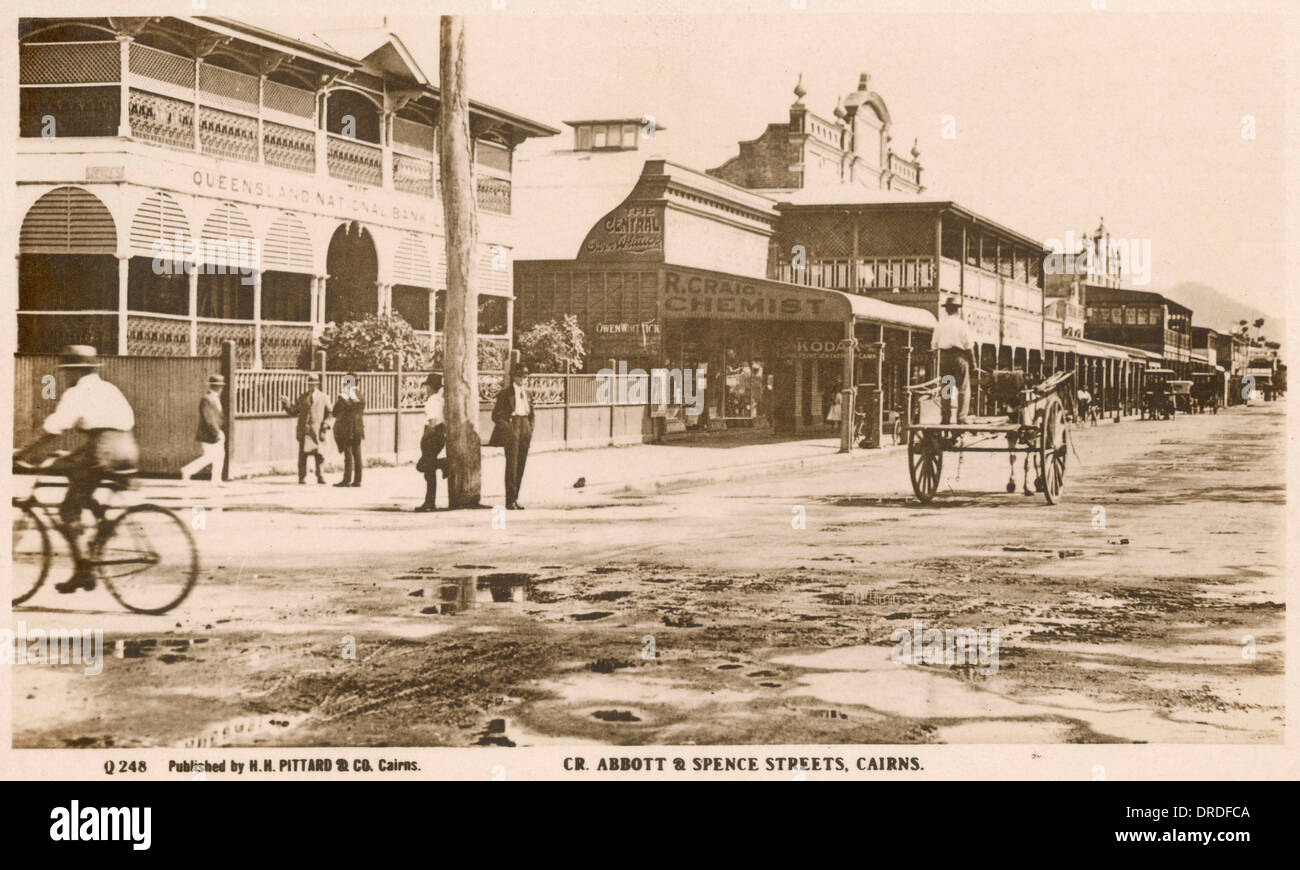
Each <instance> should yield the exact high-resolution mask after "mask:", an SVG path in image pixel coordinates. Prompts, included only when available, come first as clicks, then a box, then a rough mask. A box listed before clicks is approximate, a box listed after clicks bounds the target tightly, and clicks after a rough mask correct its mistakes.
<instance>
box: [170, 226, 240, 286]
mask: <svg viewBox="0 0 1300 870" xmlns="http://www.w3.org/2000/svg"><path fill="white" fill-rule="evenodd" d="M152 251H153V263H152V264H151V265H152V267H153V273H154V274H155V275H193V274H196V273H197V274H199V275H238V276H239V283H241V284H243V285H244V286H245V287H251V286H252V285H253V283H254V281H253V275H254V274H255V273H256V272H258V271H259V270H260V265H259V263H260V260H259V253H260V248H259V246H258V244H257V240H256V239H187V238H185V237H184V236H182V235H181V234H180V233H175V234H173V238H171V239H170V240H169V239H155V240H154V242H153V248H152Z"/></svg>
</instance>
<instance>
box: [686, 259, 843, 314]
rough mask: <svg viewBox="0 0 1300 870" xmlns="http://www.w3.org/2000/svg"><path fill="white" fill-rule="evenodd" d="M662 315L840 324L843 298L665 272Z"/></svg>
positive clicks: (707, 274)
mask: <svg viewBox="0 0 1300 870" xmlns="http://www.w3.org/2000/svg"><path fill="white" fill-rule="evenodd" d="M660 301H661V305H662V308H663V314H664V317H681V318H703V319H706V320H707V319H737V320H842V319H843V318H845V317H847V316H848V313H849V312H848V305H847V302H846V301H845V300H843V299H838V298H836V297H835V296H834V295H833V294H831V293H827V292H825V291H819V290H811V289H810V290H805V289H803V288H801V287H793V286H787V285H783V284H778V283H776V282H773V281H759V280H755V279H752V278H744V277H741V276H738V275H724V274H720V273H711V272H705V271H696V270H694V269H683V268H679V267H673V266H666V267H664V268H663V292H662V295H661V299H660Z"/></svg>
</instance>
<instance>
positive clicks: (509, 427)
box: [488, 363, 534, 511]
mask: <svg viewBox="0 0 1300 870" xmlns="http://www.w3.org/2000/svg"><path fill="white" fill-rule="evenodd" d="M527 377H528V366H527V365H525V364H524V363H519V364H518V365H516V366H515V367H514V371H512V372H511V375H510V383H509V384H507V385H506V386H505V388H504V389H502V390H501V392H499V393H497V400H496V404H495V405H493V407H492V422H493V424H494V426H493V428H492V439H491V440H490V441H489V442H488V444H490V445H492V446H494V447H504V448H505V451H506V510H512V511H516V510H518V511H521V510H523V509H524V506H523V505H521V504H520V503H519V489H520V487H521V486H522V485H523V482H524V466H525V465H526V464H527V463H528V447H529V445H530V444H531V443H532V441H533V418H534V414H533V400H532V397H531V396H529V395H528V387H527V386H525V379H526V378H527Z"/></svg>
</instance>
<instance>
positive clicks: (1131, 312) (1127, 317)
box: [1124, 308, 1146, 326]
mask: <svg viewBox="0 0 1300 870" xmlns="http://www.w3.org/2000/svg"><path fill="white" fill-rule="evenodd" d="M1138 314H1143V315H1145V314H1146V312H1145V311H1142V312H1139V311H1138V309H1136V308H1125V309H1124V323H1125V324H1127V325H1128V326H1137V324H1138Z"/></svg>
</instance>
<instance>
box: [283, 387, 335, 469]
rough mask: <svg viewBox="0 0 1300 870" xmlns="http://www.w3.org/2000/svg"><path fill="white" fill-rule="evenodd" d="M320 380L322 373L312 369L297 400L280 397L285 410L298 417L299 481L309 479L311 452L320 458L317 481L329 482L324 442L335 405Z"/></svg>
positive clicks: (318, 459)
mask: <svg viewBox="0 0 1300 870" xmlns="http://www.w3.org/2000/svg"><path fill="white" fill-rule="evenodd" d="M320 384H321V379H320V374H319V373H317V372H312V373H311V374H309V375H307V389H306V390H305V391H304V392H303V393H302V395H300V396H299V397H298V400H297V401H295V402H290V401H289V398H288V397H287V396H281V397H280V406H281V407H282V408H283V409H284V412H285V413H286V414H288V415H289V416H290V417H297V418H298V483H300V484H301V483H306V482H307V457H308V456H312V457H315V460H316V482H317V483H324V482H325V475H323V474H321V466H322V465H324V464H325V456H324V455H323V454H322V453H321V445H322V444H324V442H325V433H326V432H328V431H329V428H330V412H331V411H332V410H333V408H332V406H331V405H330V399H329V396H327V395H325V393H324V391H322V390H321V388H320Z"/></svg>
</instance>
